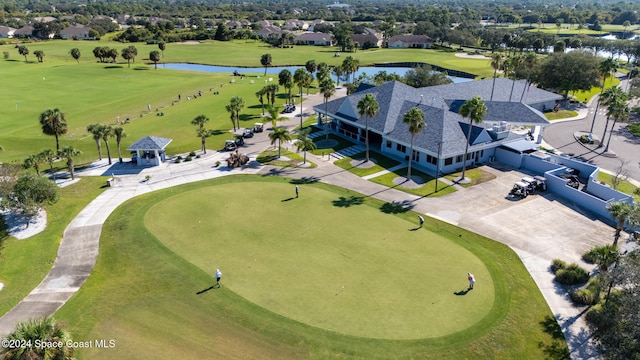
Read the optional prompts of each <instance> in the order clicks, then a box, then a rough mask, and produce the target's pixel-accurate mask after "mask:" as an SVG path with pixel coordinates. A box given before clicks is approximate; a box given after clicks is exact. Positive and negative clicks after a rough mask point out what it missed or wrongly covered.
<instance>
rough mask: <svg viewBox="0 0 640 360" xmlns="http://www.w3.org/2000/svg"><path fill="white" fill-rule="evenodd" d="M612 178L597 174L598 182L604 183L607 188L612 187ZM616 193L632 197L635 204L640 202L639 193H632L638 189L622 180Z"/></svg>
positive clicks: (601, 173) (605, 174) (600, 173)
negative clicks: (607, 185)
mask: <svg viewBox="0 0 640 360" xmlns="http://www.w3.org/2000/svg"><path fill="white" fill-rule="evenodd" d="M612 179H613V176H612V175H610V174H607V173H605V172H602V171H600V172H598V181H601V182H604V183H605V184H609V186H611V187H613V182H612ZM617 190H618V191H620V192H623V193H625V194H627V195H632V196H633V197H634V199H635V201H636V202H640V193H634V191H638V188H637V187H635V186H634V185H633V184H632V183H630V182H628V181H626V180H622V181H620V184H619V185H618V188H617Z"/></svg>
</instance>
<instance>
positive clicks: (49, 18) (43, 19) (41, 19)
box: [33, 16, 58, 23]
mask: <svg viewBox="0 0 640 360" xmlns="http://www.w3.org/2000/svg"><path fill="white" fill-rule="evenodd" d="M54 21H58V19H56V18H54V17H53V16H38V17H34V18H33V22H44V23H48V22H54Z"/></svg>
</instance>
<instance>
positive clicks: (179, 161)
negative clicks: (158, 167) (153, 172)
mask: <svg viewBox="0 0 640 360" xmlns="http://www.w3.org/2000/svg"><path fill="white" fill-rule="evenodd" d="M181 162H182V158H180V157H179V156H178V158H177V159H176V164H180V163H181Z"/></svg>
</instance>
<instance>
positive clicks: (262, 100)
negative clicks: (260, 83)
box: [256, 88, 266, 115]
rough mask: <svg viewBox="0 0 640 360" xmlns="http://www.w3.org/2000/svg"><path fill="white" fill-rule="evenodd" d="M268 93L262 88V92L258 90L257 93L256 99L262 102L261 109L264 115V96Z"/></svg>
mask: <svg viewBox="0 0 640 360" xmlns="http://www.w3.org/2000/svg"><path fill="white" fill-rule="evenodd" d="M265 94H266V92H265V88H262V89H260V90H258V92H256V97H257V98H258V101H259V102H260V107H261V108H262V115H264V96H265Z"/></svg>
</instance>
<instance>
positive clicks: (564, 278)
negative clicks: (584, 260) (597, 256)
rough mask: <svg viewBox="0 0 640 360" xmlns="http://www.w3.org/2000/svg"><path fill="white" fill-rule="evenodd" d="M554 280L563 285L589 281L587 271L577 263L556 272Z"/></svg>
mask: <svg viewBox="0 0 640 360" xmlns="http://www.w3.org/2000/svg"><path fill="white" fill-rule="evenodd" d="M554 280H555V281H557V282H559V283H560V284H563V285H578V284H584V283H586V282H587V281H589V273H588V272H587V270H585V269H583V268H581V267H580V266H579V265H578V264H571V265H569V266H567V268H565V269H560V270H558V271H557V272H556V277H555V279H554Z"/></svg>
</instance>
